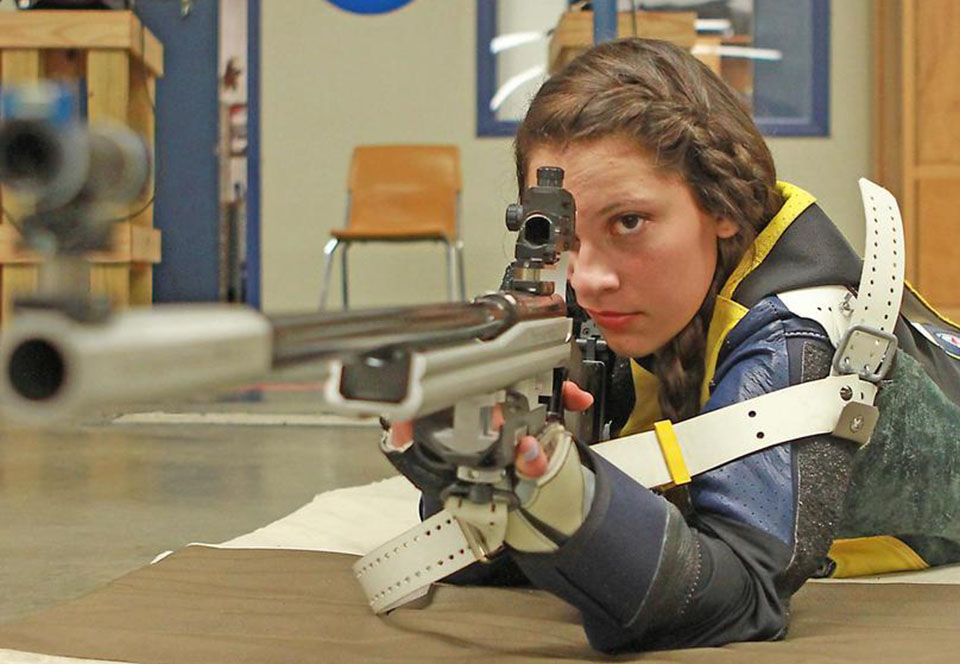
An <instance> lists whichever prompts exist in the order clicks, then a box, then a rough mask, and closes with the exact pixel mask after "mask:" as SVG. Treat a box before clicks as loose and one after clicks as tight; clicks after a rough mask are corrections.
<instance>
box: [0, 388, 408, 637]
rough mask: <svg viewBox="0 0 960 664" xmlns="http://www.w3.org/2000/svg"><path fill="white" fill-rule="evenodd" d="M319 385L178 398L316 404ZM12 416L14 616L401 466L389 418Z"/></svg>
mask: <svg viewBox="0 0 960 664" xmlns="http://www.w3.org/2000/svg"><path fill="white" fill-rule="evenodd" d="M313 398H314V397H313V396H312V395H311V394H309V393H294V394H272V395H267V396H266V397H265V398H264V399H263V400H260V401H248V400H243V401H236V400H233V398H231V400H230V401H226V402H223V401H220V402H211V401H210V400H209V399H205V400H204V401H203V402H196V401H190V402H183V403H167V404H162V405H157V406H154V407H151V408H147V410H157V409H160V410H163V411H165V412H211V411H212V412H253V413H313V412H314V408H313V405H312V404H313ZM112 415H113V414H102V415H98V416H97V417H94V418H92V419H90V420H87V421H85V422H82V423H79V424H77V425H73V426H60V427H58V428H57V429H53V430H37V429H34V428H24V427H13V426H0V622H6V621H9V620H12V619H14V618H17V617H19V616H23V615H26V614H29V613H32V612H35V611H37V610H39V609H42V608H43V607H46V606H48V605H50V604H52V603H54V602H57V601H61V600H64V599H68V598H70V597H75V596H77V595H79V594H82V593H84V592H86V591H88V590H91V589H93V588H95V587H97V586H99V585H102V584H103V583H106V582H108V581H110V580H112V579H114V578H116V577H118V576H119V575H121V574H123V573H125V572H128V571H130V570H133V569H136V568H138V567H141V566H143V565H145V564H147V563H149V562H150V561H151V560H152V559H153V557H154V556H155V555H156V554H157V553H159V552H161V551H166V550H170V549H176V548H178V547H181V546H183V545H184V544H186V543H189V542H195V541H203V542H219V541H223V540H226V539H230V538H232V537H234V536H236V535H239V534H242V533H245V532H249V531H250V530H253V529H254V528H256V527H258V526H261V525H263V524H265V523H269V522H270V521H273V520H275V519H277V518H279V517H281V516H283V515H285V514H288V513H289V512H291V511H293V510H294V509H296V508H297V507H299V506H301V505H303V504H304V503H306V502H308V501H309V500H310V499H311V498H312V497H313V496H314V495H315V494H317V493H319V492H321V491H326V490H329V489H333V488H337V487H343V486H351V485H356V484H362V483H366V482H370V481H373V480H376V479H380V478H383V477H387V476H390V475H392V474H393V471H392V468H391V467H390V466H389V464H388V463H387V462H386V461H385V460H384V459H383V458H382V455H381V454H380V453H379V451H378V450H377V439H378V434H377V431H376V429H371V428H355V427H300V426H233V425H184V424H163V425H157V424H149V425H146V424H123V425H120V424H115V423H113V422H112V419H113V417H112Z"/></svg>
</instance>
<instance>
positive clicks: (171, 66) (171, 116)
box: [136, 0, 220, 302]
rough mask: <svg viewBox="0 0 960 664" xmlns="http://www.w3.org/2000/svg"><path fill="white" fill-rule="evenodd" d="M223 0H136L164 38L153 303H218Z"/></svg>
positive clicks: (159, 93)
mask: <svg viewBox="0 0 960 664" xmlns="http://www.w3.org/2000/svg"><path fill="white" fill-rule="evenodd" d="M218 5H219V3H217V2H195V3H193V9H192V11H191V12H190V14H189V15H188V16H186V17H182V16H181V15H180V3H179V2H169V1H168V0H139V1H138V2H137V6H136V12H137V14H138V15H139V16H140V18H141V20H142V21H143V23H144V24H145V25H146V26H147V27H148V28H149V29H150V30H151V31H152V32H153V33H154V34H155V35H156V36H157V37H158V38H159V39H160V41H162V42H163V45H164V67H165V73H164V77H163V78H161V79H160V80H159V81H158V82H157V103H156V108H157V173H156V179H157V199H156V204H155V207H154V225H155V226H156V227H157V228H159V229H160V230H161V231H162V232H163V261H162V262H161V263H160V264H159V265H157V266H155V269H154V281H153V299H154V301H155V302H188V301H193V302H196V301H201V302H204V301H215V300H216V299H217V296H218V289H217V285H218V263H219V253H218V245H219V215H220V211H219V169H218V164H217V154H216V150H217V141H218V124H219V117H218V84H219V80H218V71H217V68H218V53H217V50H218V30H219V8H218Z"/></svg>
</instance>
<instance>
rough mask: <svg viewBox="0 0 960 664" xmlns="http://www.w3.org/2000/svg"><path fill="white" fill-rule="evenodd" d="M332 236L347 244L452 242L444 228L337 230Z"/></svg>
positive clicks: (333, 231) (332, 231)
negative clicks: (418, 241)
mask: <svg viewBox="0 0 960 664" xmlns="http://www.w3.org/2000/svg"><path fill="white" fill-rule="evenodd" d="M330 234H331V235H333V237H335V238H337V239H338V240H343V241H346V242H363V241H365V240H366V241H380V242H408V241H410V240H438V241H442V242H452V241H453V240H454V238H453V237H450V235H449V233H448V229H446V228H443V227H442V226H437V227H435V228H431V227H428V226H427V227H421V228H418V229H416V230H415V231H414V230H411V229H408V228H389V227H385V228H335V229H333V230H331V231H330Z"/></svg>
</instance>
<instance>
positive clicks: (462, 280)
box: [456, 240, 467, 302]
mask: <svg viewBox="0 0 960 664" xmlns="http://www.w3.org/2000/svg"><path fill="white" fill-rule="evenodd" d="M456 249H457V273H458V276H459V277H460V301H461V302H466V301H467V280H466V278H465V277H464V268H463V242H461V241H460V240H457V244H456Z"/></svg>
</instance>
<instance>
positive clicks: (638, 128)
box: [515, 39, 782, 421]
mask: <svg viewBox="0 0 960 664" xmlns="http://www.w3.org/2000/svg"><path fill="white" fill-rule="evenodd" d="M612 135H617V136H627V137H631V138H633V139H634V140H636V142H637V145H638V147H639V148H640V149H642V150H644V151H646V152H647V153H648V154H650V155H652V156H653V158H654V163H655V164H656V165H657V167H658V168H660V169H662V170H663V171H664V172H668V173H675V174H678V175H680V176H681V177H683V179H684V181H685V182H686V184H687V185H688V186H689V187H690V189H691V191H692V193H693V195H694V197H695V199H696V201H697V204H698V205H699V207H700V208H701V209H702V210H704V211H705V212H707V213H709V214H710V215H712V216H714V217H715V218H718V219H728V220H730V221H733V222H734V223H736V225H737V227H738V232H737V233H736V235H734V236H733V237H732V238H728V239H723V240H719V241H718V249H717V266H716V270H715V273H714V276H713V279H712V281H711V284H710V288H709V290H708V292H707V294H706V296H705V297H704V300H703V303H702V304H701V306H700V308H699V310H698V311H697V313H696V314H695V315H694V317H693V319H692V320H690V322H689V323H688V324H687V325H686V326H685V327H684V328H683V329H682V330H681V331H680V332H679V333H678V334H676V335H675V336H674V337H673V339H672V340H671V341H670V342H668V343H667V344H666V345H665V346H664V347H662V348H660V349H658V350H657V351H656V358H655V362H654V373H655V374H656V376H657V378H658V379H659V380H660V394H659V401H660V406H661V410H662V412H663V414H664V416H665V417H667V418H669V419H671V420H673V421H678V420H682V419H685V418H687V417H691V416H693V415H695V414H697V412H699V410H700V390H701V385H702V383H703V379H704V375H705V371H706V368H705V355H706V340H707V333H708V330H709V325H710V320H711V318H712V316H713V310H714V306H715V303H716V298H717V296H718V294H719V293H720V289H721V288H722V287H723V284H724V283H725V281H726V280H727V279H728V278H729V276H730V274H731V273H732V271H733V270H734V268H735V267H736V265H737V263H738V262H739V260H740V259H741V257H742V256H743V254H744V252H745V251H746V250H747V249H748V247H750V246H751V244H752V242H753V240H754V238H755V237H756V235H757V233H759V231H760V230H761V229H762V228H763V227H764V226H765V225H766V223H767V222H768V221H769V220H770V219H771V218H772V217H773V215H774V214H775V213H776V212H777V210H778V209H779V208H780V206H781V204H782V200H781V196H780V194H779V191H778V190H777V187H776V171H775V168H774V164H773V158H772V157H771V155H770V151H769V149H768V148H767V146H766V143H765V142H764V140H763V137H762V136H761V135H760V133H759V131H758V130H757V128H756V126H755V125H754V123H753V120H752V119H751V118H750V114H749V113H748V111H747V110H746V109H745V107H744V106H743V104H742V103H741V102H740V101H739V100H738V99H737V97H736V94H735V93H734V92H733V91H732V90H731V89H730V88H729V87H727V85H726V84H725V83H723V81H721V80H720V79H719V78H718V77H717V76H716V75H715V74H714V73H713V72H711V71H710V70H709V69H708V68H707V67H706V66H704V65H703V64H702V63H700V62H699V61H697V60H696V59H695V58H693V57H692V56H691V55H690V54H689V53H687V52H686V51H684V50H683V49H680V48H679V47H677V46H674V45H672V44H669V43H667V42H662V41H657V40H648V39H624V40H619V41H614V42H606V43H604V44H601V45H599V46H597V47H595V48H593V49H591V50H589V51H587V52H586V53H584V54H583V55H581V56H580V57H578V58H577V59H575V60H574V61H573V62H571V63H570V64H569V65H568V66H567V67H566V68H565V69H564V70H563V71H561V72H560V73H558V74H555V75H554V76H553V77H551V78H550V79H549V80H548V81H547V82H546V83H544V85H543V86H542V87H541V88H540V91H539V92H538V93H537V95H536V96H535V98H534V100H533V102H532V103H531V106H530V109H529V110H528V112H527V115H526V117H525V118H524V121H523V123H521V126H520V129H519V131H518V133H517V138H516V143H515V153H516V162H517V179H518V184H519V187H520V189H521V190H522V189H523V187H524V183H525V182H526V170H527V168H528V158H529V155H530V152H531V150H532V149H533V148H535V147H537V146H540V145H552V146H560V147H562V146H564V145H566V144H568V143H570V142H574V141H591V140H597V139H599V138H603V137H607V136H612Z"/></svg>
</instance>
